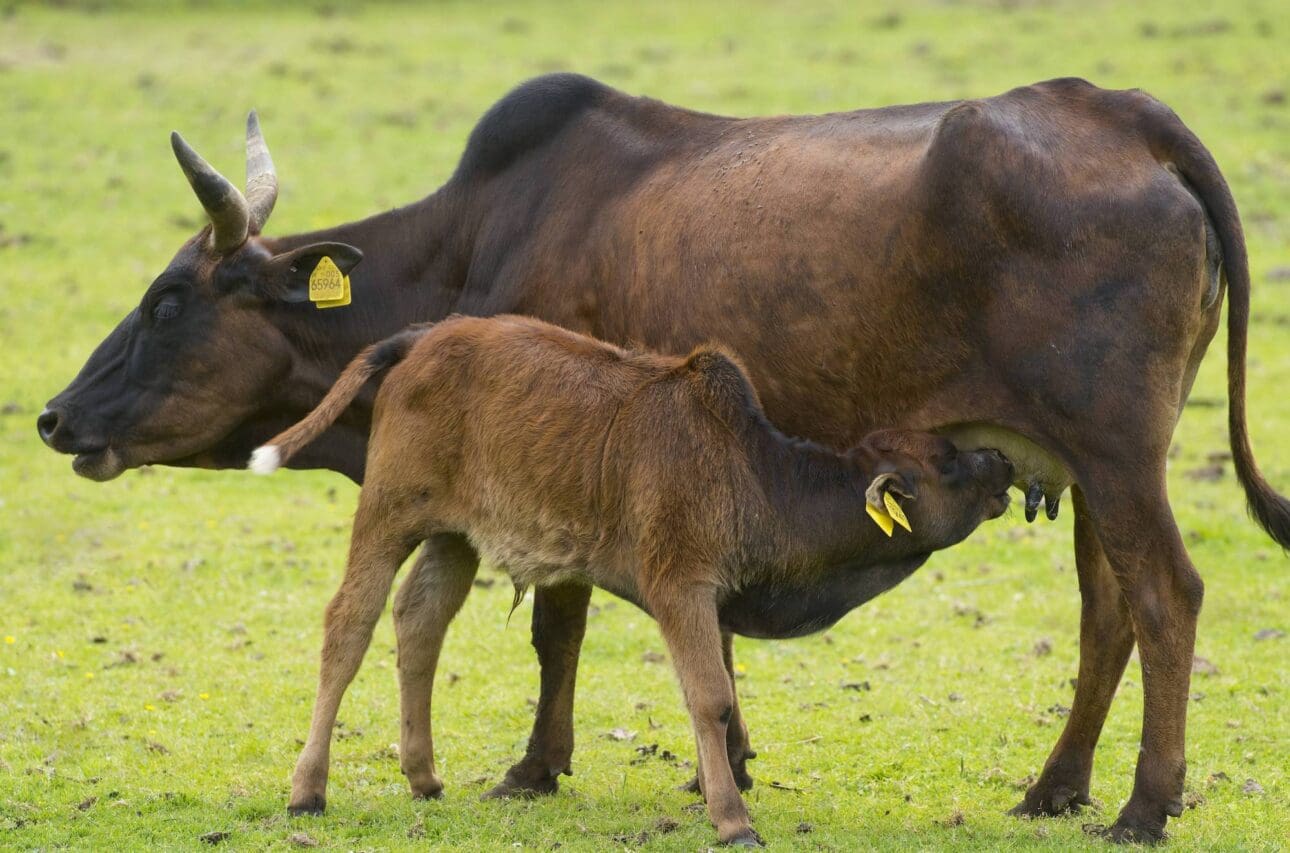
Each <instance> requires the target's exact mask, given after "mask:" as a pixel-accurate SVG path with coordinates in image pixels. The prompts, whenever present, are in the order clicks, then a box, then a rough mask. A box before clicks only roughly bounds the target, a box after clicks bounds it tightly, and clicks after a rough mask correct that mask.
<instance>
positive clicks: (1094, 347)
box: [460, 81, 1217, 446]
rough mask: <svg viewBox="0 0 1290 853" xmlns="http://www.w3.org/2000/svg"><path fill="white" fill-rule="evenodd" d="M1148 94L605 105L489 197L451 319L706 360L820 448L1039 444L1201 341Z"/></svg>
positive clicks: (1188, 241) (1183, 239)
mask: <svg viewBox="0 0 1290 853" xmlns="http://www.w3.org/2000/svg"><path fill="white" fill-rule="evenodd" d="M1140 98H1141V96H1138V95H1135V94H1134V93H1120V92H1107V91H1104V90H1100V89H1097V88H1096V87H1093V86H1090V85H1089V84H1086V83H1083V82H1082V81H1052V82H1050V83H1045V84H1039V85H1036V86H1031V87H1026V88H1024V89H1018V90H1014V91H1012V92H1008V93H1005V94H1003V95H1000V96H998V97H996V98H990V99H985V100H982V101H972V102H957V103H937V104H924V105H915V106H907V107H892V108H885V109H877V110H861V111H857V112H851V113H838V114H830V115H824V116H788V117H778V118H759V119H728V118H721V117H717V116H707V115H703V114H696V113H691V112H689V111H685V110H677V109H674V108H670V107H667V106H665V105H662V104H658V103H657V102H653V101H648V100H646V99H635V98H628V97H626V96H623V95H621V94H618V93H614V92H612V90H606V91H605V92H600V93H599V94H598V95H597V97H596V100H595V103H594V104H592V105H591V106H587V107H584V108H583V109H581V110H580V111H579V112H578V113H577V114H576V115H574V116H572V117H571V118H570V119H569V121H568V122H567V123H566V124H565V125H563V126H562V127H561V129H560V130H559V132H558V134H557V135H556V137H555V138H554V140H552V141H551V142H550V143H549V144H547V145H546V146H539V147H538V148H536V149H534V151H535V153H534V154H533V156H532V157H531V158H529V159H524V158H521V159H519V160H517V161H515V162H514V163H513V164H512V166H511V170H510V171H509V172H508V174H507V177H506V179H505V180H501V181H493V182H491V183H490V184H489V186H488V188H487V189H486V190H485V191H484V193H485V195H487V196H488V197H489V199H490V200H491V202H492V203H491V205H490V207H489V208H488V209H489V213H488V218H487V223H486V225H487V227H485V228H483V230H482V231H481V232H480V233H481V237H482V239H483V240H484V243H483V244H482V245H477V246H476V247H475V251H474V256H475V257H476V258H487V259H489V260H487V261H486V262H484V263H482V264H481V265H479V266H477V267H472V276H471V280H469V281H468V282H467V287H466V290H465V292H464V293H463V295H462V299H461V303H460V304H461V306H462V307H463V309H464V310H467V311H471V312H478V313H492V312H495V311H517V312H523V313H530V314H533V315H535V316H539V317H542V318H544V319H547V320H550V321H552V322H555V323H558V324H561V325H565V326H568V327H571V328H575V329H578V330H580V331H585V332H588V333H591V334H593V335H596V336H598V337H602V338H604V339H606V340H611V341H615V342H620V343H627V342H631V343H640V344H644V345H647V346H649V347H651V348H655V349H658V350H659V351H662V352H671V353H682V352H686V351H688V350H690V349H692V348H693V347H694V346H696V345H698V344H701V343H703V342H706V341H715V342H718V343H720V344H722V345H724V346H726V347H727V348H729V349H730V350H732V351H733V352H735V353H736V354H737V355H738V356H739V357H740V358H741V359H742V361H743V362H744V364H745V365H746V366H747V369H748V371H749V373H750V375H751V376H752V377H753V380H754V383H755V385H756V387H757V389H758V392H759V393H760V395H761V397H762V400H763V402H764V404H765V407H766V411H767V413H768V415H769V416H770V417H771V419H772V420H773V421H774V422H775V423H776V424H777V425H778V426H780V427H781V428H783V429H785V430H786V431H788V432H790V433H794V434H799V435H804V436H807V437H811V438H815V439H818V440H822V441H825V442H827V443H830V444H833V445H835V446H845V445H847V444H850V443H851V442H853V441H855V440H857V439H858V438H859V437H860V436H862V435H863V434H864V433H865V432H867V431H868V430H869V429H871V428H874V427H880V426H892V425H907V426H911V427H940V426H945V425H947V424H954V423H965V422H974V421H982V420H984V421H992V422H996V423H998V422H1005V423H1009V424H1010V425H1011V426H1012V427H1013V428H1015V429H1017V430H1018V431H1021V432H1026V430H1027V429H1030V431H1031V432H1033V431H1034V430H1033V427H1034V426H1035V425H1034V423H1033V418H1032V417H1031V415H1033V414H1034V412H1035V410H1036V405H1037V404H1038V405H1040V406H1048V407H1050V408H1051V409H1053V410H1055V411H1062V412H1070V411H1072V410H1074V409H1078V408H1079V407H1080V406H1083V405H1087V404H1088V402H1089V400H1090V398H1091V394H1092V391H1093V386H1094V385H1095V383H1096V381H1097V378H1098V377H1099V376H1102V375H1105V371H1106V370H1107V365H1108V364H1109V361H1108V359H1112V358H1115V357H1119V356H1122V357H1124V358H1126V359H1137V360H1138V361H1139V363H1146V364H1152V363H1160V364H1165V365H1174V364H1175V363H1176V362H1177V360H1178V352H1179V351H1180V350H1187V349H1193V350H1196V351H1197V352H1199V351H1203V347H1204V343H1206V342H1207V341H1208V338H1209V336H1210V335H1212V331H1213V324H1214V323H1216V322H1217V314H1216V313H1214V314H1213V315H1212V316H1211V315H1210V314H1208V313H1202V311H1200V310H1198V309H1199V308H1200V305H1201V301H1202V295H1203V291H1204V290H1205V288H1206V286H1207V275H1206V252H1205V234H1204V227H1203V222H1204V219H1203V214H1202V211H1201V208H1200V206H1199V204H1198V203H1197V202H1196V201H1195V199H1194V198H1192V196H1191V195H1190V194H1189V193H1188V192H1187V190H1186V189H1185V188H1184V187H1183V185H1182V184H1181V183H1180V182H1179V181H1178V180H1177V179H1176V178H1175V177H1174V175H1172V174H1171V173H1170V172H1169V171H1168V170H1167V169H1166V168H1165V166H1164V165H1162V164H1160V163H1158V162H1157V161H1156V160H1155V158H1154V157H1153V155H1152V153H1151V151H1150V150H1149V147H1148V146H1147V145H1146V144H1145V143H1144V141H1143V140H1142V139H1141V138H1140V135H1139V133H1138V128H1137V120H1136V113H1135V110H1137V109H1138V106H1136V105H1137V103H1138V99H1140ZM489 194H491V195H489ZM503 194H510V195H508V199H509V201H508V203H507V204H499V203H497V201H498V199H500V198H501V197H502V195H503ZM495 235H496V236H495ZM476 272H478V275H477V276H476ZM1122 325H1127V326H1129V327H1136V328H1138V329H1139V330H1140V329H1141V328H1142V327H1143V326H1144V325H1145V326H1148V327H1151V328H1152V333H1151V334H1146V335H1143V334H1133V335H1122V334H1121V331H1122V330H1121V329H1120V328H1119V327H1120V326H1122ZM1155 327H1159V328H1155ZM1121 339H1123V341H1126V342H1127V341H1133V342H1134V343H1135V345H1136V347H1137V348H1136V349H1135V350H1134V351H1133V352H1128V351H1125V352H1122V353H1119V354H1117V353H1116V352H1115V350H1116V347H1117V344H1116V341H1117V340H1121ZM1072 361H1073V362H1074V363H1075V367H1076V369H1075V370H1071V369H1070V364H1071V362H1072ZM1057 368H1060V369H1057ZM1055 374H1056V375H1061V376H1062V377H1063V382H1062V383H1060V384H1054V383H1051V382H1048V381H1047V380H1043V379H1042V377H1043V376H1052V375H1055ZM1156 378H1159V377H1150V371H1148V372H1147V373H1144V374H1143V377H1142V381H1144V382H1145V381H1150V380H1152V379H1156ZM1167 381H1168V382H1170V383H1172V384H1174V385H1177V384H1178V383H1177V382H1176V381H1175V380H1173V379H1168V380H1167ZM1019 392H1020V393H1019ZM1045 394H1048V395H1049V399H1047V400H1044V399H1042V398H1043V397H1044V395H1045ZM1176 396H1177V395H1176V394H1175V397H1176ZM1175 403H1176V400H1175Z"/></svg>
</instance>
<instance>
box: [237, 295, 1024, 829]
mask: <svg viewBox="0 0 1290 853" xmlns="http://www.w3.org/2000/svg"><path fill="white" fill-rule="evenodd" d="M386 368H391V369H390V370H389V373H388V374H387V375H386V376H385V378H384V381H383V382H382V384H381V387H380V390H379V391H378V393H377V396H376V403H375V409H374V414H373V419H372V432H371V438H370V442H369V445H368V455H367V464H366V478H365V482H364V485H363V490H362V493H361V496H360V498H359V504H358V510H357V514H356V517H355V520H354V531H353V538H352V541H351V543H350V553H349V566H348V569H347V570H346V573H345V578H344V580H343V582H342V583H341V586H340V589H339V590H338V591H337V593H336V596H335V597H334V598H333V599H332V601H331V604H330V605H329V606H328V608H327V619H326V629H325V634H326V637H325V640H324V644H323V652H322V672H321V677H320V685H319V691H318V698H317V704H316V705H315V707H314V715H313V722H312V725H311V728H310V732H309V740H308V742H307V743H306V745H305V748H304V751H303V753H302V754H301V756H300V760H299V763H298V764H297V766H296V772H295V776H294V779H293V783H292V795H291V804H290V808H291V810H292V811H293V812H296V813H299V812H319V811H321V810H322V809H323V807H324V804H325V793H326V782H327V768H328V751H329V744H330V740H331V732H332V726H333V724H334V723H335V719H336V713H337V709H338V707H339V704H340V700H341V696H342V694H343V693H344V691H345V688H346V687H347V686H348V684H349V682H350V680H351V679H352V678H353V676H354V674H355V672H356V671H357V670H358V667H359V664H360V662H361V660H362V657H363V654H364V652H365V651H366V648H367V645H368V642H369V640H370V638H371V634H372V629H373V627H374V625H375V623H376V620H377V618H378V617H379V615H380V613H381V611H382V609H383V607H384V604H385V600H386V598H387V595H388V593H389V590H390V586H391V584H392V582H393V580H394V575H395V573H396V572H397V571H398V568H399V566H400V565H401V564H402V563H403V561H404V560H405V559H406V558H407V557H408V555H409V554H410V553H411V552H412V550H413V549H414V548H415V547H416V546H417V545H418V544H419V543H421V542H423V541H425V540H427V539H432V538H433V537H440V539H441V540H442V541H448V542H453V543H455V544H454V546H453V547H454V548H455V549H456V552H455V553H454V554H452V555H449V556H450V557H452V559H444V560H441V561H437V562H436V564H435V565H436V567H437V568H438V569H439V575H438V576H436V577H433V578H428V579H426V578H420V579H418V583H417V584H415V585H414V584H412V583H405V584H404V589H402V590H401V591H400V594H399V602H398V603H396V607H395V612H396V619H398V622H399V624H398V626H397V633H398V643H399V675H400V679H401V680H402V682H403V686H404V691H403V695H404V708H403V714H402V718H403V727H402V744H401V745H402V751H401V757H402V763H403V770H404V772H405V773H406V774H407V776H408V779H409V781H410V782H411V784H412V787H413V789H414V791H416V792H417V793H419V794H421V795H423V796H438V795H439V793H440V791H441V790H442V788H443V785H442V782H441V781H440V779H439V777H438V776H437V775H436V773H435V767H434V757H433V746H432V741H431V736H430V728H429V717H428V715H427V714H426V708H427V707H428V705H429V702H430V694H431V687H432V682H433V679H434V671H435V666H436V662H437V658H438V654H439V649H440V647H441V644H442V641H443V637H444V633H445V631H446V630H447V627H448V623H449V621H451V619H452V618H453V616H454V615H455V614H456V612H457V610H458V609H459V608H460V606H461V604H462V602H463V601H464V600H465V598H466V595H467V593H468V592H469V590H470V588H471V581H472V579H473V577H474V574H475V571H476V570H477V568H478V562H479V558H480V557H481V556H483V557H487V558H488V559H489V560H490V561H491V562H493V563H494V564H495V565H497V566H499V567H501V568H503V569H504V570H505V571H507V572H508V573H509V574H510V576H511V578H512V579H513V580H514V582H515V584H516V587H517V589H519V590H522V589H523V588H525V587H527V586H530V585H546V584H552V583H570V582H573V583H578V584H584V585H595V586H599V587H601V588H603V589H606V590H609V591H610V592H613V593H614V594H616V595H619V596H621V597H622V598H624V599H627V600H628V601H631V602H633V603H635V604H637V605H639V606H640V607H641V608H643V609H644V610H645V611H647V612H648V613H650V614H651V615H652V616H653V617H654V618H655V619H656V620H657V621H658V623H659V627H660V629H661V630H662V633H663V636H664V638H665V640H666V641H667V645H668V648H669V650H670V651H671V654H672V659H673V661H674V662H675V666H676V671H677V675H678V676H679V678H680V682H681V687H682V690H683V693H684V696H685V701H686V704H687V706H688V708H689V712H690V716H691V719H692V721H693V724H694V730H695V736H696V738H697V741H698V756H699V780H700V785H701V788H702V790H703V792H704V794H705V795H706V797H707V802H708V812H709V815H710V817H711V819H712V821H713V823H714V824H715V825H716V827H717V830H718V833H719V835H720V837H721V840H722V841H727V842H747V843H755V842H756V841H757V836H756V834H755V833H754V832H753V830H752V827H751V825H750V824H749V819H748V812H747V810H746V808H745V807H744V803H743V800H742V798H741V797H740V795H739V790H738V786H737V784H736V780H735V776H734V772H733V771H732V767H731V763H730V759H729V757H728V755H727V730H728V729H736V728H739V727H741V726H742V722H741V720H740V719H739V718H738V716H737V707H736V704H735V696H734V691H733V687H732V683H731V675H730V673H729V671H728V667H727V666H726V664H725V662H724V661H723V636H724V637H726V638H728V636H729V634H730V633H731V632H733V633H739V634H745V635H749V636H758V637H792V636H799V635H802V634H806V633H809V632H812V631H817V630H820V629H822V628H825V627H827V626H828V625H831V624H833V623H834V622H836V621H837V620H838V619H840V618H841V617H842V616H843V615H844V614H846V613H847V612H848V611H850V610H851V609H852V608H854V607H856V606H857V605H859V604H861V603H862V602H864V601H866V600H868V599H870V598H872V597H874V596H875V595H878V594H879V593H881V592H883V591H885V590H887V589H889V588H891V587H892V586H894V585H895V584H897V583H899V582H900V581H901V580H903V579H905V578H906V577H908V576H909V574H910V573H912V572H913V571H914V570H915V569H916V568H918V566H920V565H921V564H922V563H923V562H924V561H925V560H926V559H927V557H928V556H929V555H930V553H931V552H932V551H935V550H938V549H940V548H945V547H948V546H950V545H953V544H955V543H956V542H959V541H960V540H962V539H963V538H964V537H966V536H967V535H968V534H969V533H971V532H972V531H973V530H974V529H975V528H976V527H977V526H978V525H979V524H980V523H981V522H982V521H984V520H986V519H987V518H993V517H996V516H998V515H999V514H1000V513H1002V512H1003V510H1004V508H1005V507H1006V506H1007V501H1008V498H1007V494H1006V492H1007V489H1008V486H1009V484H1010V483H1011V482H1012V477H1013V471H1012V466H1011V465H1010V464H1009V463H1008V462H1007V460H1005V459H1004V458H1003V457H1002V456H1001V455H1000V454H998V453H997V452H995V451H992V450H982V451H976V452H971V453H959V452H957V451H956V450H955V448H954V445H953V444H951V443H950V442H949V441H948V440H946V439H944V438H939V437H936V436H932V435H930V434H927V433H918V432H890V431H889V432H879V433H874V434H871V435H870V436H869V437H867V438H866V439H865V440H864V441H863V442H862V443H861V444H860V445H859V446H857V447H855V448H854V449H852V450H851V451H849V452H847V453H843V454H838V453H835V452H833V451H830V450H827V449H825V448H824V447H822V446H820V445H816V444H813V443H811V442H806V441H800V440H797V439H792V438H788V437H786V436H784V435H783V434H781V433H780V432H779V431H777V430H776V429H775V428H774V427H773V426H772V425H771V424H770V423H769V422H768V421H767V420H766V418H765V416H764V414H763V412H762V409H761V407H760V405H759V403H758V401H757V397H756V394H755V392H754V391H753V389H752V386H751V384H750V383H749V381H748V378H747V376H746V375H745V373H744V371H743V370H742V369H741V368H740V367H739V366H738V365H737V364H736V363H735V362H734V361H733V360H732V359H731V358H730V357H729V356H727V355H725V354H723V353H722V352H720V351H718V350H715V349H709V348H700V349H697V350H695V351H694V352H693V353H692V354H691V355H690V356H689V357H688V358H674V357H663V356H658V355H653V354H648V353H640V352H630V351H626V350H622V349H619V348H617V347H614V346H612V345H609V344H605V343H601V342H599V341H596V340H593V339H591V338H588V337H584V336H581V335H578V334H575V333H573V332H569V331H566V330H564V329H560V328H557V327H555V326H551V325H548V324H545V323H542V322H540V321H537V320H532V319H527V318H520V317H499V318H492V319H480V318H466V317H458V318H452V319H449V320H446V321H444V322H442V323H439V324H437V325H434V326H423V327H414V328H412V329H409V330H408V331H405V332H403V333H401V334H399V335H396V336H394V337H392V338H390V339H388V340H386V341H384V342H383V343H380V344H376V345H374V346H372V347H369V348H368V349H367V350H365V351H364V352H363V353H361V354H360V355H359V356H358V357H357V358H356V359H355V360H354V361H353V362H352V363H351V364H350V366H349V367H348V368H347V369H346V370H345V371H344V373H343V374H342V375H341V376H340V378H339V379H338V380H337V382H336V384H335V386H334V387H333V388H332V389H331V391H330V392H328V394H327V396H326V397H325V398H324V399H323V401H322V402H321V403H320V404H319V405H318V407H317V408H316V409H315V410H314V411H313V412H312V413H311V414H309V415H308V416H307V417H306V418H305V419H304V420H302V421H301V422H300V423H298V424H297V425H295V426H294V427H292V428H290V429H288V430H287V431H286V432H283V433H282V434H280V435H278V436H277V437H275V438H274V439H272V440H271V442H270V443H269V444H268V445H266V446H265V447H262V448H261V449H260V450H257V451H256V453H255V455H254V457H253V459H252V463H251V464H252V467H253V468H254V469H255V470H258V471H261V472H262V473H268V472H269V471H272V470H274V469H275V468H277V467H278V466H279V465H281V464H283V463H285V462H286V461H287V460H288V459H289V458H290V457H291V456H292V455H293V454H294V453H295V452H296V451H298V450H300V449H301V448H302V447H304V446H305V445H306V444H308V443H309V442H310V441H312V440H313V439H314V438H316V437H317V436H319V435H321V434H322V433H323V432H324V431H325V430H326V429H327V428H328V427H329V426H330V425H331V424H332V422H333V421H334V420H335V419H336V418H337V417H338V416H339V415H340V413H341V412H343V411H344V410H345V409H346V407H347V406H348V405H349V403H350V402H351V400H352V399H353V398H354V397H355V395H356V394H358V392H359V391H360V389H361V388H362V387H363V386H364V384H365V383H366V382H367V380H368V379H369V378H370V377H372V376H373V375H375V374H376V373H378V372H380V371H383V370H385V369H386ZM875 522H876V523H875ZM895 525H900V526H902V527H903V528H904V529H903V530H895V529H894V527H895ZM444 534H453V535H455V536H456V537H457V538H455V539H451V538H450V539H447V540H443V539H442V537H443V535H444ZM407 597H417V598H418V600H417V601H415V602H413V601H406V600H405V598H407ZM407 612H414V613H416V614H417V616H416V620H415V622H414V623H410V622H408V621H405V620H404V619H402V618H400V614H405V613H407ZM556 769H557V770H558V768H556ZM739 771H740V772H742V767H740V768H739Z"/></svg>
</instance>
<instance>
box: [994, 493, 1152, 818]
mask: <svg viewBox="0 0 1290 853" xmlns="http://www.w3.org/2000/svg"><path fill="white" fill-rule="evenodd" d="M1072 496H1073V503H1074V505H1075V565H1076V568H1077V570H1078V574H1079V591H1080V600H1081V608H1080V632H1079V680H1078V681H1077V682H1076V687H1075V700H1074V702H1073V703H1072V704H1071V713H1070V716H1069V717H1068V718H1067V719H1066V728H1065V729H1064V730H1063V731H1062V734H1061V737H1060V738H1058V740H1057V745H1056V746H1055V747H1053V751H1052V754H1051V755H1049V757H1048V761H1047V762H1045V763H1044V769H1043V772H1041V773H1040V775H1039V780H1038V781H1037V782H1035V784H1034V785H1032V786H1031V787H1030V789H1029V790H1028V791H1026V797H1025V799H1024V800H1022V801H1021V803H1019V804H1018V805H1017V806H1016V807H1015V808H1013V809H1012V811H1011V812H1010V814H1014V815H1018V816H1024V817H1039V816H1044V815H1059V814H1064V813H1066V812H1075V811H1079V809H1080V807H1081V806H1085V805H1088V804H1090V803H1091V802H1092V801H1091V799H1090V797H1089V781H1090V779H1091V777H1092V774H1093V751H1094V748H1095V747H1096V746H1097V740H1098V737H1099V735H1101V733H1102V724H1103V723H1104V722H1106V715H1107V712H1108V711H1109V710H1110V708H1111V700H1112V699H1113V698H1114V697H1115V691H1116V688H1117V687H1118V686H1119V683H1120V678H1121V676H1122V675H1123V674H1124V666H1125V664H1126V663H1127V662H1128V660H1129V653H1130V652H1131V651H1132V650H1133V621H1132V617H1131V616H1130V614H1129V608H1128V602H1127V601H1126V600H1125V598H1124V593H1123V591H1122V590H1121V589H1120V584H1119V582H1118V581H1117V580H1116V578H1115V575H1114V574H1113V573H1112V571H1111V566H1110V564H1109V563H1108V562H1107V559H1106V554H1105V553H1104V552H1103V550H1102V543H1101V542H1100V541H1099V540H1098V538H1097V531H1096V529H1095V528H1094V526H1093V519H1092V518H1091V517H1090V516H1089V511H1088V506H1087V504H1086V503H1085V501H1084V496H1083V495H1082V494H1081V493H1080V491H1079V487H1078V486H1076V487H1074V488H1073V489H1072Z"/></svg>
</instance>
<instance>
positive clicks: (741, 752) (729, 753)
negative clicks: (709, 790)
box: [681, 631, 757, 794]
mask: <svg viewBox="0 0 1290 853" xmlns="http://www.w3.org/2000/svg"><path fill="white" fill-rule="evenodd" d="M721 657H722V660H723V662H724V663H725V665H726V674H727V675H729V676H730V695H731V697H732V698H733V699H734V711H733V712H732V713H731V715H730V724H729V725H727V726H726V757H727V758H728V759H729V760H730V770H731V772H732V773H733V774H734V777H735V784H736V785H738V786H739V790H741V791H750V790H752V786H753V780H752V776H750V775H748V762H749V761H751V760H752V759H754V758H756V757H757V753H755V752H753V750H752V747H751V745H750V744H749V741H748V726H747V724H746V723H744V718H743V714H741V713H740V711H739V690H738V688H737V687H736V686H735V653H734V635H733V634H731V633H730V632H729V631H722V632H721ZM702 777H703V768H702V767H700V768H698V772H697V773H695V774H694V778H693V779H691V780H690V781H689V782H686V783H685V784H684V785H682V786H681V790H683V791H689V792H690V793H693V794H702V793H703V785H702V784H701V780H702Z"/></svg>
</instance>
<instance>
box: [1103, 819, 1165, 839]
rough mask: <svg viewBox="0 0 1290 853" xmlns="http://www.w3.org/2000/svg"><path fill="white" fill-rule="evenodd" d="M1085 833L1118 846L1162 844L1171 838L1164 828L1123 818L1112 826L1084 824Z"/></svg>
mask: <svg viewBox="0 0 1290 853" xmlns="http://www.w3.org/2000/svg"><path fill="white" fill-rule="evenodd" d="M1084 831H1085V832H1086V833H1088V834H1089V835H1093V836H1096V837H1098V838H1104V839H1106V840H1107V841H1113V842H1115V843H1116V844H1150V845H1154V844H1160V843H1162V842H1163V841H1164V840H1165V839H1166V838H1168V837H1169V836H1168V835H1167V834H1166V833H1165V828H1164V826H1147V825H1144V824H1139V823H1133V822H1131V821H1126V820H1125V819H1124V818H1123V817H1121V818H1120V819H1119V820H1117V821H1116V822H1115V823H1114V824H1112V825H1111V826H1104V825H1103V824H1100V823H1086V824H1084Z"/></svg>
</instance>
